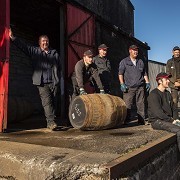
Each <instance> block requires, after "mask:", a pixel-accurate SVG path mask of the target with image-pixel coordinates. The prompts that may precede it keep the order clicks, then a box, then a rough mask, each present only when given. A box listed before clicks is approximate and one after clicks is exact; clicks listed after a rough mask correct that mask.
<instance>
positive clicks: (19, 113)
mask: <svg viewBox="0 0 180 180" xmlns="http://www.w3.org/2000/svg"><path fill="white" fill-rule="evenodd" d="M33 110H34V108H33V105H32V103H31V102H29V101H28V100H25V99H23V98H19V97H9V98H8V114H7V115H8V117H7V118H8V122H19V121H23V120H25V119H26V118H27V117H29V116H30V115H32V113H33Z"/></svg>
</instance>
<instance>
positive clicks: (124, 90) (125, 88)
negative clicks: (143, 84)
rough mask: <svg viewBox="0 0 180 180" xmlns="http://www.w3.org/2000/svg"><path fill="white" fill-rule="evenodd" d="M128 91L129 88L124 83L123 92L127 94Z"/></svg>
mask: <svg viewBox="0 0 180 180" xmlns="http://www.w3.org/2000/svg"><path fill="white" fill-rule="evenodd" d="M127 90H128V88H127V86H126V85H125V84H124V83H123V84H121V91H122V92H127Z"/></svg>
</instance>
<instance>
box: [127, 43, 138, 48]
mask: <svg viewBox="0 0 180 180" xmlns="http://www.w3.org/2000/svg"><path fill="white" fill-rule="evenodd" d="M129 49H139V47H138V46H136V45H134V44H133V45H131V46H129Z"/></svg>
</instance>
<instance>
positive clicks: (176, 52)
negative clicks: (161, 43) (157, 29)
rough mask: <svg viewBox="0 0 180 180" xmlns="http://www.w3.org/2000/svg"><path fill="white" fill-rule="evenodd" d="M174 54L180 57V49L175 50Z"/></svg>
mask: <svg viewBox="0 0 180 180" xmlns="http://www.w3.org/2000/svg"><path fill="white" fill-rule="evenodd" d="M173 56H174V57H175V58H178V57H180V50H175V51H173Z"/></svg>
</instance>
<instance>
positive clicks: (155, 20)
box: [131, 0, 180, 63]
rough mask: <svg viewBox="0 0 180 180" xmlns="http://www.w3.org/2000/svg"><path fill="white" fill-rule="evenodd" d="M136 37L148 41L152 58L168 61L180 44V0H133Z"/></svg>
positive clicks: (150, 57)
mask: <svg viewBox="0 0 180 180" xmlns="http://www.w3.org/2000/svg"><path fill="white" fill-rule="evenodd" d="M131 2H132V4H133V6H134V8H135V11H134V23H135V27H134V30H135V38H137V39H139V40H140V41H142V42H147V43H148V45H149V46H150V48H151V50H149V51H148V56H149V59H150V60H154V61H158V62H163V63H166V62H167V60H168V59H170V58H171V56H172V49H173V47H174V46H176V45H178V46H180V0H131Z"/></svg>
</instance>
